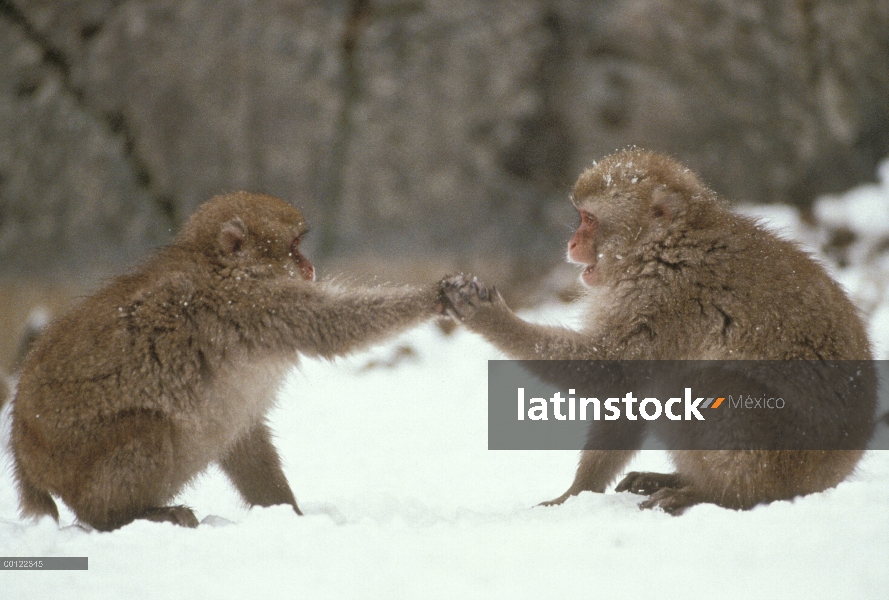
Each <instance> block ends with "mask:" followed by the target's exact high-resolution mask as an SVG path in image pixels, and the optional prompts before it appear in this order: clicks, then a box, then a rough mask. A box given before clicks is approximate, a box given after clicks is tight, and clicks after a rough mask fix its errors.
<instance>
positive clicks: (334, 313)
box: [217, 280, 441, 358]
mask: <svg viewBox="0 0 889 600" xmlns="http://www.w3.org/2000/svg"><path fill="white" fill-rule="evenodd" d="M247 290H248V291H246V292H245V291H243V290H240V289H239V290H238V291H237V292H232V293H230V294H229V295H230V297H232V298H234V299H233V300H232V302H231V303H230V304H229V303H217V306H220V307H221V308H220V309H219V313H218V317H219V322H220V324H221V329H223V330H224V329H228V330H229V331H231V330H234V331H236V332H237V335H239V336H240V337H241V338H242V341H244V342H246V343H248V344H251V345H254V346H256V347H265V348H267V349H269V350H272V351H282V352H286V351H287V350H297V351H299V352H302V353H303V354H306V355H309V356H321V357H325V358H332V357H335V356H341V355H343V354H346V353H348V352H350V351H352V350H356V349H359V348H361V347H364V346H367V345H369V344H372V343H374V342H378V341H382V340H383V339H384V338H385V337H388V336H391V335H394V334H396V333H399V332H401V331H404V330H406V329H408V328H409V327H411V326H414V325H418V324H419V323H421V322H423V321H425V320H428V319H431V318H432V317H434V316H436V315H438V314H440V306H441V303H440V300H439V292H438V286H437V285H436V286H428V287H423V288H412V287H377V288H359V289H337V288H335V287H333V286H328V285H325V284H318V283H306V282H302V281H296V280H278V281H270V282H266V284H265V285H258V284H257V285H255V286H248V288H247ZM254 290H255V291H254ZM226 323H230V324H234V325H235V327H234V328H232V327H230V326H228V327H226V325H225V324H226Z"/></svg>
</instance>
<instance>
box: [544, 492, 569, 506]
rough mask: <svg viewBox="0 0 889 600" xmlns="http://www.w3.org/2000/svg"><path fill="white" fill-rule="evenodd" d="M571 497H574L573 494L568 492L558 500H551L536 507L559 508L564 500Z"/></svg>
mask: <svg viewBox="0 0 889 600" xmlns="http://www.w3.org/2000/svg"><path fill="white" fill-rule="evenodd" d="M571 496H574V494H572V493H570V492H565V493H564V494H562V495H561V496H559V497H558V498H553V499H552V500H547V501H546V502H541V503H540V504H538V505H537V506H559V505H560V504H562V503H563V502H565V500H567V499H568V498H570V497H571Z"/></svg>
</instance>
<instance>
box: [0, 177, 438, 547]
mask: <svg viewBox="0 0 889 600" xmlns="http://www.w3.org/2000/svg"><path fill="white" fill-rule="evenodd" d="M305 233H306V223H305V221H304V219H303V217H302V215H301V214H300V212H299V211H298V210H296V209H295V208H293V207H292V206H290V205H288V204H286V203H285V202H283V201H281V200H279V199H277V198H273V197H270V196H265V195H258V194H250V193H246V192H238V193H234V194H229V195H225V196H218V197H216V198H213V199H212V200H210V201H209V202H207V203H205V204H204V205H203V206H201V207H200V208H199V209H198V210H197V212H195V214H194V215H193V216H192V217H191V218H190V219H189V220H188V222H187V223H186V224H185V226H184V227H183V229H182V231H181V233H180V234H179V235H178V237H176V238H175V240H174V241H173V242H172V244H170V245H169V246H167V247H165V248H162V249H161V250H159V251H158V252H157V253H156V254H155V255H154V256H153V257H151V258H150V259H149V260H148V261H147V262H146V263H144V264H143V265H142V266H141V267H139V268H137V269H135V270H134V271H133V272H132V273H130V274H127V275H123V276H120V277H117V278H116V279H114V280H112V281H110V282H109V283H108V284H107V285H106V286H105V287H103V288H102V289H100V290H99V291H98V292H96V293H95V294H93V295H92V296H90V297H88V298H86V299H85V300H84V301H83V302H82V303H81V304H80V305H79V306H77V307H76V308H74V309H73V310H71V311H70V312H69V313H68V314H66V315H64V316H62V317H61V318H59V319H57V320H55V321H54V322H52V323H51V324H50V325H48V326H47V328H46V329H45V330H44V331H43V332H42V334H41V335H40V336H39V338H38V339H37V340H36V342H35V344H34V347H33V348H32V350H31V351H30V353H29V354H28V358H27V359H26V361H25V364H24V366H23V369H22V373H21V379H20V381H19V385H18V390H17V393H16V396H15V399H14V401H13V408H12V436H11V439H12V444H11V445H12V454H13V461H14V478H15V481H16V482H17V485H18V491H19V496H20V504H21V511H22V513H23V515H25V516H31V517H40V516H41V515H50V516H52V517H53V518H55V519H56V520H57V521H58V510H57V506H56V504H55V501H54V500H53V496H57V497H59V498H61V500H63V501H64V502H65V504H67V505H68V506H69V507H70V508H71V510H72V511H73V512H74V514H75V515H76V516H77V518H78V520H79V521H80V522H82V523H85V524H88V525H90V526H92V527H94V528H96V529H99V530H112V529H115V528H118V527H121V526H123V525H125V524H127V523H129V522H131V521H133V520H135V519H148V520H152V521H168V522H172V523H175V524H178V525H183V526H189V527H194V526H197V524H198V521H197V519H196V517H195V515H194V513H193V512H192V510H191V509H189V508H187V507H184V506H174V505H170V504H171V502H172V501H173V500H174V499H175V497H176V496H177V494H178V493H179V492H180V491H181V490H182V489H183V487H184V486H185V485H186V484H188V483H189V482H190V481H191V480H192V479H193V478H194V477H195V476H196V475H198V474H199V473H201V472H202V471H203V470H204V469H205V468H206V467H207V466H208V465H210V464H211V463H217V464H218V465H219V466H220V467H221V469H222V471H223V472H224V473H225V474H226V475H227V476H228V478H229V479H230V480H231V482H232V484H233V485H234V487H235V488H236V489H237V491H238V492H239V494H240V496H241V497H242V498H243V500H244V501H245V502H246V503H247V504H248V505H258V506H270V505H277V504H289V505H291V506H292V507H293V509H294V510H295V511H296V512H297V513H298V514H301V513H300V510H299V508H298V507H297V503H296V499H295V497H294V495H293V492H292V491H291V489H290V486H289V485H288V483H287V479H286V478H285V476H284V472H283V470H282V468H281V461H280V458H279V456H278V453H277V451H276V450H275V447H274V445H273V443H272V439H271V432H270V430H269V426H268V424H267V422H266V419H265V415H266V413H267V412H268V411H269V409H270V408H271V407H272V405H273V404H274V402H275V394H276V391H277V390H278V387H279V384H280V383H281V381H282V378H283V377H284V376H285V375H286V374H287V372H288V370H289V369H290V368H291V367H292V366H293V365H294V364H295V363H296V362H297V360H298V358H299V356H300V355H305V356H313V357H325V358H329V357H335V356H340V355H343V354H345V353H348V352H350V351H352V350H355V349H357V348H359V347H361V346H365V345H367V344H370V343H373V342H377V341H380V340H382V339H383V338H384V337H386V336H389V335H392V334H395V333H397V332H399V331H402V330H404V329H406V328H408V327H410V326H412V325H416V324H418V323H420V322H422V321H424V320H427V319H430V318H432V317H434V316H435V315H436V314H439V313H440V310H441V301H440V298H439V287H438V286H429V287H428V288H408V287H404V288H382V287H377V288H369V289H339V288H337V287H334V286H332V285H327V284H324V283H315V282H314V279H315V270H314V268H313V266H312V264H311V263H310V262H309V260H308V259H307V258H306V257H305V256H304V255H303V254H302V253H301V251H300V248H299V246H300V241H301V239H302V237H303V235H304V234H305Z"/></svg>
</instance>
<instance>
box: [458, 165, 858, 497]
mask: <svg viewBox="0 0 889 600" xmlns="http://www.w3.org/2000/svg"><path fill="white" fill-rule="evenodd" d="M572 200H573V203H574V205H575V207H576V208H577V210H578V213H579V216H580V224H579V226H578V228H577V231H576V232H575V233H574V235H573V237H572V238H571V240H570V241H569V242H568V259H569V260H570V261H571V262H574V263H577V264H579V265H582V266H583V270H582V272H581V280H582V281H583V283H584V284H585V285H586V286H587V288H588V291H587V293H586V295H585V298H584V299H583V300H581V301H582V302H585V303H587V305H588V308H587V310H586V319H585V324H584V326H583V328H582V329H581V330H580V331H573V330H569V329H564V328H558V327H545V326H541V325H533V324H530V323H527V322H525V321H523V320H521V319H520V318H518V317H517V316H516V315H515V314H513V313H512V312H511V311H510V310H509V308H507V306H506V304H505V303H504V301H503V299H502V298H501V297H500V295H499V294H498V293H497V292H496V290H495V289H494V288H491V287H488V286H486V285H485V284H483V283H480V282H478V281H475V280H469V279H467V278H465V277H462V276H458V277H453V278H450V279H446V280H445V281H443V286H444V298H445V301H446V307H445V308H446V311H447V312H448V313H449V314H450V315H451V316H452V317H454V318H455V319H456V320H458V321H459V322H461V323H463V324H464V325H466V326H467V327H468V328H469V329H471V330H472V331H475V332H477V333H479V334H481V335H483V336H484V337H485V338H486V339H487V340H489V341H490V342H491V343H492V344H493V345H494V346H496V347H497V348H498V349H500V350H501V351H502V352H504V353H505V354H506V355H508V356H509V357H511V358H515V359H525V360H530V359H561V360H575V359H582V360H640V359H641V360H644V359H649V360H664V359H672V360H691V359H701V360H793V359H808V360H853V359H854V360H869V359H870V358H871V350H870V344H869V342H868V338H867V334H866V331H865V327H864V325H863V323H862V321H861V318H860V317H859V316H858V311H857V310H856V308H855V307H854V306H853V304H852V303H851V302H850V300H849V299H848V298H847V297H846V295H845V293H844V292H843V291H842V289H841V288H840V286H839V285H838V284H837V283H836V282H834V281H833V280H832V279H831V278H830V277H829V276H828V275H827V273H826V272H825V271H824V269H823V268H822V267H821V266H820V265H819V264H818V263H816V262H815V261H814V260H812V259H811V258H810V257H809V256H808V255H806V254H805V253H803V252H802V251H800V250H799V249H798V248H797V247H796V246H795V245H794V244H793V243H791V242H788V241H785V240H782V239H780V238H778V237H776V236H775V235H773V234H771V233H769V232H768V231H766V230H765V229H764V228H762V227H761V226H759V225H758V224H757V223H756V222H755V221H753V220H751V219H748V218H745V217H742V216H739V215H737V214H735V213H733V212H731V211H729V210H728V209H727V208H726V207H725V206H724V205H723V204H722V203H721V202H720V201H718V200H717V199H716V197H715V194H714V193H713V192H712V191H711V190H709V189H707V187H706V186H704V185H703V184H702V183H701V182H700V180H699V179H698V178H697V177H696V176H695V174H694V173H692V172H691V171H689V170H688V169H687V168H685V167H683V166H682V165H680V164H679V163H677V162H676V161H674V160H672V159H671V158H668V157H666V156H662V155H659V154H654V153H651V152H646V151H643V150H638V149H631V150H626V151H623V152H619V153H617V154H614V155H611V156H609V157H607V158H605V159H604V160H602V161H600V162H598V163H597V164H594V165H593V166H592V167H591V168H590V169H588V170H586V171H585V172H584V173H583V174H582V175H581V176H580V178H579V179H578V181H577V183H576V184H575V186H574V192H573V198H572ZM866 385H869V384H867V383H866ZM871 392H872V390H867V391H866V393H864V394H863V395H861V397H860V398H859V399H858V401H857V403H853V402H851V401H850V402H849V404H848V405H846V406H843V407H842V408H841V410H844V411H851V412H852V413H854V414H853V415H852V418H851V421H852V422H855V423H860V427H858V428H857V429H856V430H854V431H852V432H851V435H852V436H853V437H855V441H854V444H853V446H852V447H853V448H864V445H865V444H866V441H867V439H868V437H869V435H870V432H871V427H872V423H873V411H874V394H873V393H871ZM835 409H837V406H836V405H833V404H832V405H829V406H828V405H825V406H815V407H813V409H812V410H814V411H815V418H817V420H818V423H819V425H820V426H821V431H822V432H826V433H834V434H836V433H844V432H835V431H832V428H833V429H836V428H839V427H840V425H839V424H834V422H835V413H834V412H833V411H834V410H835ZM711 431H712V430H711ZM725 433H726V435H727V436H728V435H730V433H731V432H725ZM788 435H798V434H792V433H790V432H788ZM786 441H788V442H789V445H790V446H791V447H792V445H793V444H792V442H793V441H794V440H792V439H791V440H786ZM856 444H857V445H856ZM686 447H688V446H686ZM635 452H636V451H635V450H585V451H584V452H583V453H582V455H581V459H580V465H579V467H578V469H577V474H576V477H575V480H574V483H573V484H572V485H571V487H570V488H569V489H568V491H566V492H565V493H564V494H563V495H562V496H560V497H559V498H556V499H555V500H553V501H551V502H550V503H549V504H559V503H561V502H564V501H565V499H567V498H568V497H570V496H573V495H576V494H578V493H580V492H582V491H586V490H590V491H594V492H603V491H604V490H605V488H606V487H607V486H608V485H610V484H611V483H612V482H613V481H614V479H615V478H616V477H617V476H618V475H619V474H620V473H621V471H622V470H623V469H624V468H625V467H626V465H627V463H628V462H629V461H630V459H631V458H632V456H633V455H634V453H635ZM862 453H863V451H862V450H856V449H848V450H842V451H831V450H823V451H822V450H734V451H724V450H706V451H693V450H681V449H674V450H672V451H671V458H672V460H673V462H674V464H675V467H676V473H673V474H669V475H662V474H656V473H630V474H629V475H627V476H626V478H625V479H624V480H623V481H622V482H621V483H620V484H618V486H617V490H618V491H622V490H629V491H633V492H636V493H641V494H646V495H649V496H650V497H649V499H648V500H646V501H645V502H643V503H642V504H641V506H642V507H643V508H653V507H660V508H662V509H664V510H665V511H667V512H671V513H675V514H678V513H681V512H682V511H683V510H684V509H685V508H686V507H688V506H690V505H693V504H696V503H699V502H712V503H715V504H718V505H720V506H725V507H730V508H739V509H746V508H750V507H752V506H754V505H756V504H759V503H763V502H771V501H773V500H778V499H784V498H792V497H794V496H797V495H801V494H809V493H813V492H818V491H822V490H825V489H827V488H830V487H833V486H835V485H837V484H838V483H839V482H841V481H843V479H845V478H846V477H847V476H848V475H849V474H850V473H851V472H852V470H853V469H854V467H855V465H856V463H857V462H858V460H859V458H860V457H861V455H862Z"/></svg>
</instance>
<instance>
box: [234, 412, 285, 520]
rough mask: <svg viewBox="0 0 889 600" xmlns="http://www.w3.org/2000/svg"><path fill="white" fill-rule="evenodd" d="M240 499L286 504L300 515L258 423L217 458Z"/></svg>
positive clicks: (264, 428)
mask: <svg viewBox="0 0 889 600" xmlns="http://www.w3.org/2000/svg"><path fill="white" fill-rule="evenodd" d="M219 466H220V467H221V468H222V470H223V471H224V472H225V474H226V475H228V478H229V479H230V480H231V482H232V484H233V485H234V486H235V488H236V489H237V490H238V493H239V494H240V495H241V498H243V499H244V502H246V503H247V504H249V505H251V506H275V505H277V504H289V505H290V506H292V507H293V510H295V511H296V514H298V515H301V514H302V511H300V510H299V507H298V506H297V505H296V498H295V497H294V495H293V491H292V490H291V489H290V484H288V483H287V478H286V477H285V476H284V471H283V469H282V468H281V459H280V457H279V456H278V451H277V450H275V446H274V445H273V444H272V439H271V432H270V431H269V428H268V425H267V424H265V423H259V424H258V425H256V427H254V428H253V429H251V430H250V431H249V432H248V433H247V435H245V436H244V437H243V438H241V439H240V440H238V441H237V442H235V444H234V445H233V446H232V447H231V449H230V450H229V451H228V453H227V454H226V455H225V456H224V457H223V458H222V460H220V461H219Z"/></svg>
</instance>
